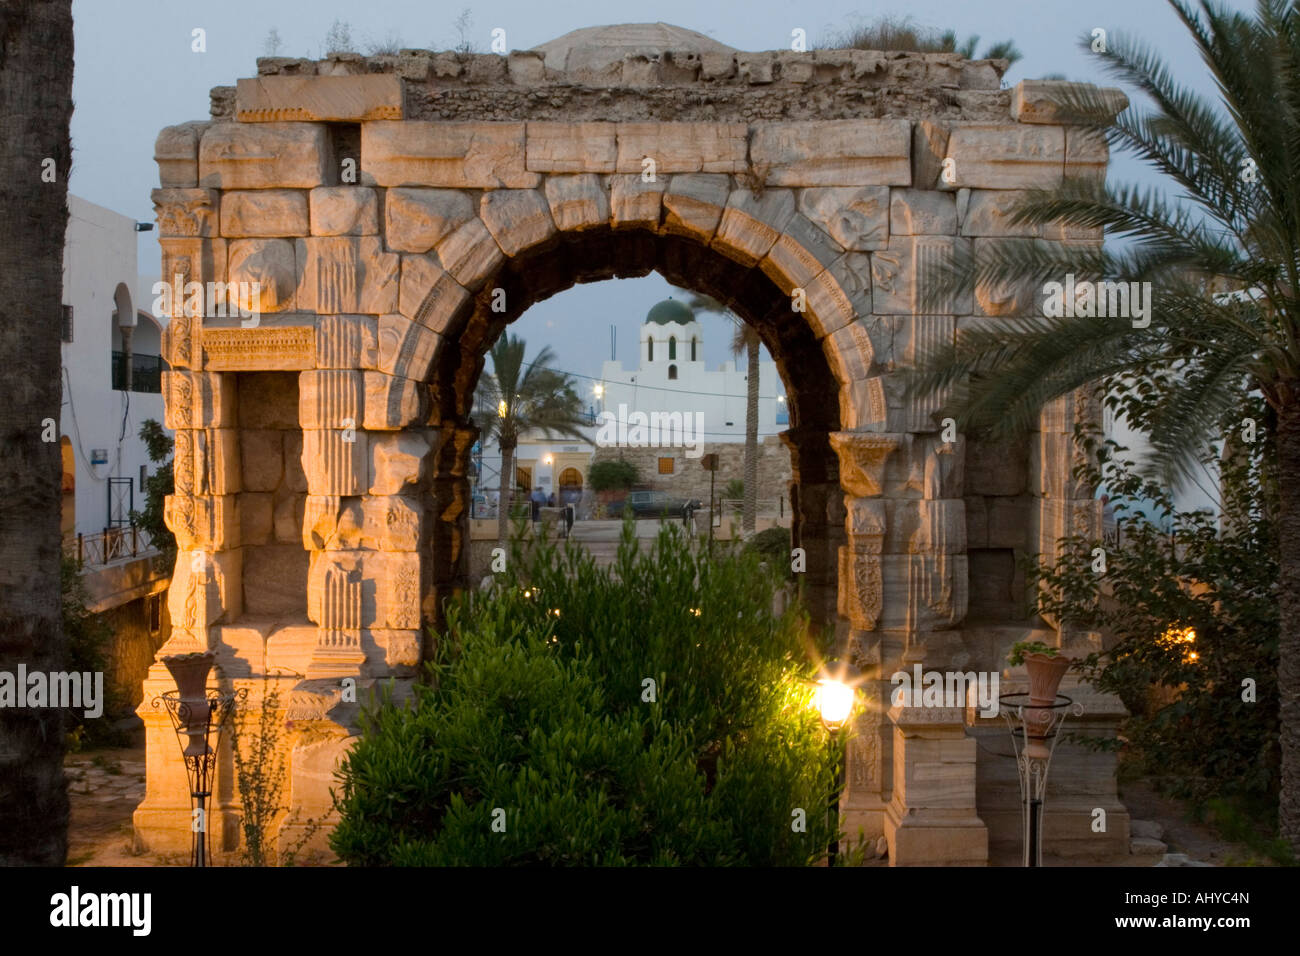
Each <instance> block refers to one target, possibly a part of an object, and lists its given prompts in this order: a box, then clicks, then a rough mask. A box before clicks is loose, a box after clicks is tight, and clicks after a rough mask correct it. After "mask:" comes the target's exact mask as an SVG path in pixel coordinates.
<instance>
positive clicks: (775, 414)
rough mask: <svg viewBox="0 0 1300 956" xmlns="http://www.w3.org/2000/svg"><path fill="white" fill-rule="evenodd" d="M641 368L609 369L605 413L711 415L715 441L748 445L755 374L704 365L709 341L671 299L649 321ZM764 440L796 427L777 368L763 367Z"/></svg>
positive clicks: (707, 422) (602, 393) (600, 400)
mask: <svg viewBox="0 0 1300 956" xmlns="http://www.w3.org/2000/svg"><path fill="white" fill-rule="evenodd" d="M637 354H638V363H637V367H636V368H634V369H625V368H623V363H621V362H605V363H604V365H603V366H602V367H601V373H600V382H599V383H598V385H597V387H596V389H595V391H596V392H597V393H598V394H597V395H596V400H597V411H602V410H604V411H609V412H612V413H614V414H615V415H618V414H619V409H620V406H624V407H626V409H627V411H628V413H629V414H630V413H632V412H644V413H647V414H648V413H651V412H668V413H672V412H681V413H682V415H683V417H684V418H685V417H686V416H688V415H689V416H692V419H691V420H694V415H695V414H696V413H699V414H700V415H702V416H703V430H704V438H705V439H706V440H707V441H709V442H743V441H744V440H745V404H746V389H747V387H748V386H747V382H748V378H749V376H748V374H747V372H742V371H740V370H738V369H737V368H736V363H735V362H724V363H723V364H722V365H721V366H720V367H718V368H716V369H712V370H710V369H709V368H708V367H707V366H706V365H705V363H704V334H703V331H702V330H701V328H700V324H699V323H698V322H697V321H695V313H693V312H692V311H691V309H690V308H689V307H688V306H687V305H686V304H685V303H683V302H679V301H677V300H676V299H673V298H668V299H664V301H662V302H660V303H658V304H657V305H655V306H654V307H653V308H651V310H650V311H649V312H648V313H647V314H646V317H645V322H643V323H642V325H641V335H640V341H639V343H638V353H637ZM758 376H759V377H758V380H759V399H758V434H759V436H760V438H761V437H762V436H764V435H771V434H775V433H776V432H778V431H781V430H782V429H784V428H785V426H786V425H787V424H788V423H789V418H788V413H787V409H786V406H785V395H784V388H783V386H782V384H781V379H780V377H779V376H778V375H777V371H776V365H775V364H774V363H772V362H769V361H761V362H759V368H758Z"/></svg>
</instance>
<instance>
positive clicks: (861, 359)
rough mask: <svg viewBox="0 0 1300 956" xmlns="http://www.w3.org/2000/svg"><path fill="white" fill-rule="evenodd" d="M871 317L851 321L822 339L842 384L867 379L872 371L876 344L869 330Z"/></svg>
mask: <svg viewBox="0 0 1300 956" xmlns="http://www.w3.org/2000/svg"><path fill="white" fill-rule="evenodd" d="M870 322H871V317H870V316H867V317H866V318H865V319H859V320H858V321H855V322H851V323H850V324H849V325H847V326H845V327H844V328H842V329H839V330H838V331H836V332H833V333H831V334H830V335H829V336H827V337H826V338H825V339H823V340H822V351H823V352H824V353H825V355H826V358H827V360H828V361H829V362H830V365H831V369H832V370H833V371H834V373H835V377H836V379H837V380H838V381H839V382H840V384H841V385H844V384H847V383H849V382H853V381H860V380H863V379H866V378H867V377H868V376H870V375H871V373H872V368H873V364H874V361H875V346H873V345H872V342H871V336H870V334H869V333H868V332H867V325H868V324H869V323H870Z"/></svg>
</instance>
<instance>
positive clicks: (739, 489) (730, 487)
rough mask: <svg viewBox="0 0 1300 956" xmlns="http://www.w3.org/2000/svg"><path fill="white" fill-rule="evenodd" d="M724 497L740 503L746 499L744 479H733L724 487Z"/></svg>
mask: <svg viewBox="0 0 1300 956" xmlns="http://www.w3.org/2000/svg"><path fill="white" fill-rule="evenodd" d="M722 497H724V498H729V499H731V500H732V501H739V500H740V499H741V498H744V497H745V481H744V479H743V478H732V479H731V480H730V481H729V482H727V483H726V484H725V485H723V486H722Z"/></svg>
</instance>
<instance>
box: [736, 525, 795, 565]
mask: <svg viewBox="0 0 1300 956" xmlns="http://www.w3.org/2000/svg"><path fill="white" fill-rule="evenodd" d="M745 550H746V551H755V552H757V553H758V554H760V555H762V557H763V560H764V561H767V562H768V563H769V565H770V566H772V567H774V568H785V567H788V566H789V564H790V529H789V528H768V529H766V530H765V531H760V532H759V533H758V534H756V535H754V537H752V538H750V539H749V541H748V542H746V544H745Z"/></svg>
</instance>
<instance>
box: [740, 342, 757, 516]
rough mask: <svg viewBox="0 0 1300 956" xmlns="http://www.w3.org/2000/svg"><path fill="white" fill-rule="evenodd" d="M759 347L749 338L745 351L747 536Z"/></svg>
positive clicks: (752, 508) (753, 498)
mask: <svg viewBox="0 0 1300 956" xmlns="http://www.w3.org/2000/svg"><path fill="white" fill-rule="evenodd" d="M758 347H759V341H758V336H757V335H755V334H751V335H750V336H749V341H748V342H746V349H745V371H746V373H747V374H746V382H745V384H746V386H747V388H746V389H745V499H744V504H743V506H742V508H741V515H740V527H741V530H742V531H743V532H744V533H745V534H747V535H748V534H752V533H753V532H754V523H755V518H756V512H757V511H758Z"/></svg>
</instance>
